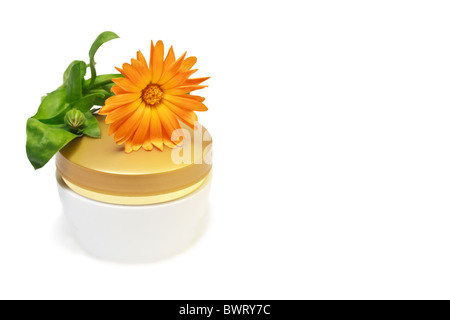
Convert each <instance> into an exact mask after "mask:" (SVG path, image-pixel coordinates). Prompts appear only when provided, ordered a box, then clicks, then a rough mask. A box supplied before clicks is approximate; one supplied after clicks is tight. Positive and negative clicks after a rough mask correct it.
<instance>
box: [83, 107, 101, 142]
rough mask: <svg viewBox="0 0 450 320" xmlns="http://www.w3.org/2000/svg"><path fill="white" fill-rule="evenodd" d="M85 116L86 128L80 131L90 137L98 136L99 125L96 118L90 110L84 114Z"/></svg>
mask: <svg viewBox="0 0 450 320" xmlns="http://www.w3.org/2000/svg"><path fill="white" fill-rule="evenodd" d="M84 115H85V116H86V128H85V129H84V130H83V131H82V132H83V133H84V134H85V135H87V136H89V137H92V138H100V126H99V124H98V121H97V119H96V118H95V117H94V116H93V115H92V113H91V111H88V112H86V113H85V114H84Z"/></svg>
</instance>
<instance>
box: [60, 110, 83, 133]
mask: <svg viewBox="0 0 450 320" xmlns="http://www.w3.org/2000/svg"><path fill="white" fill-rule="evenodd" d="M64 122H65V123H66V125H68V126H69V127H70V128H71V129H72V130H74V131H77V130H81V129H82V128H83V127H84V125H85V123H86V116H85V115H84V114H83V112H81V111H80V110H77V109H72V110H70V111H69V112H67V113H66V116H65V117H64Z"/></svg>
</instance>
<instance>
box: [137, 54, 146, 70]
mask: <svg viewBox="0 0 450 320" xmlns="http://www.w3.org/2000/svg"><path fill="white" fill-rule="evenodd" d="M136 57H137V59H138V61H140V62H141V63H142V64H143V65H144V66H146V67H147V68H148V64H147V60H145V57H144V55H143V54H142V52H141V50H139V51H138V52H137V54H136Z"/></svg>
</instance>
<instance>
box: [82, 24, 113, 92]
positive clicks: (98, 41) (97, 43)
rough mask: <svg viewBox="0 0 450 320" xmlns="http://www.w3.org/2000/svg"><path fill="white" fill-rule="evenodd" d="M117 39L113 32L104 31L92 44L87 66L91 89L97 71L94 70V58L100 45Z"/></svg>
mask: <svg viewBox="0 0 450 320" xmlns="http://www.w3.org/2000/svg"><path fill="white" fill-rule="evenodd" d="M117 38H119V36H118V35H117V34H115V33H114V32H111V31H105V32H103V33H101V34H100V35H99V36H98V37H97V39H95V41H94V43H93V44H92V46H91V49H90V50H89V64H90V68H91V82H90V86H91V87H92V85H93V84H94V83H95V78H96V77H97V71H96V70H95V60H94V56H95V54H96V53H97V50H98V48H100V47H101V45H102V44H104V43H105V42H108V41H110V40H113V39H117Z"/></svg>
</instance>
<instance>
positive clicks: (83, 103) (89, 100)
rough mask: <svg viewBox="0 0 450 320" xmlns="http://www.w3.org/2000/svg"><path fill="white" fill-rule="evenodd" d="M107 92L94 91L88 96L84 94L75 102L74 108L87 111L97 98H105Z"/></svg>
mask: <svg viewBox="0 0 450 320" xmlns="http://www.w3.org/2000/svg"><path fill="white" fill-rule="evenodd" d="M104 97H105V93H103V92H98V93H92V94H89V95H87V96H84V97H83V98H81V99H80V100H78V101H77V102H75V103H74V105H73V108H75V109H78V110H80V111H81V112H83V113H85V112H87V111H89V110H91V108H92V107H93V106H94V104H95V101H96V100H97V99H104Z"/></svg>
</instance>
